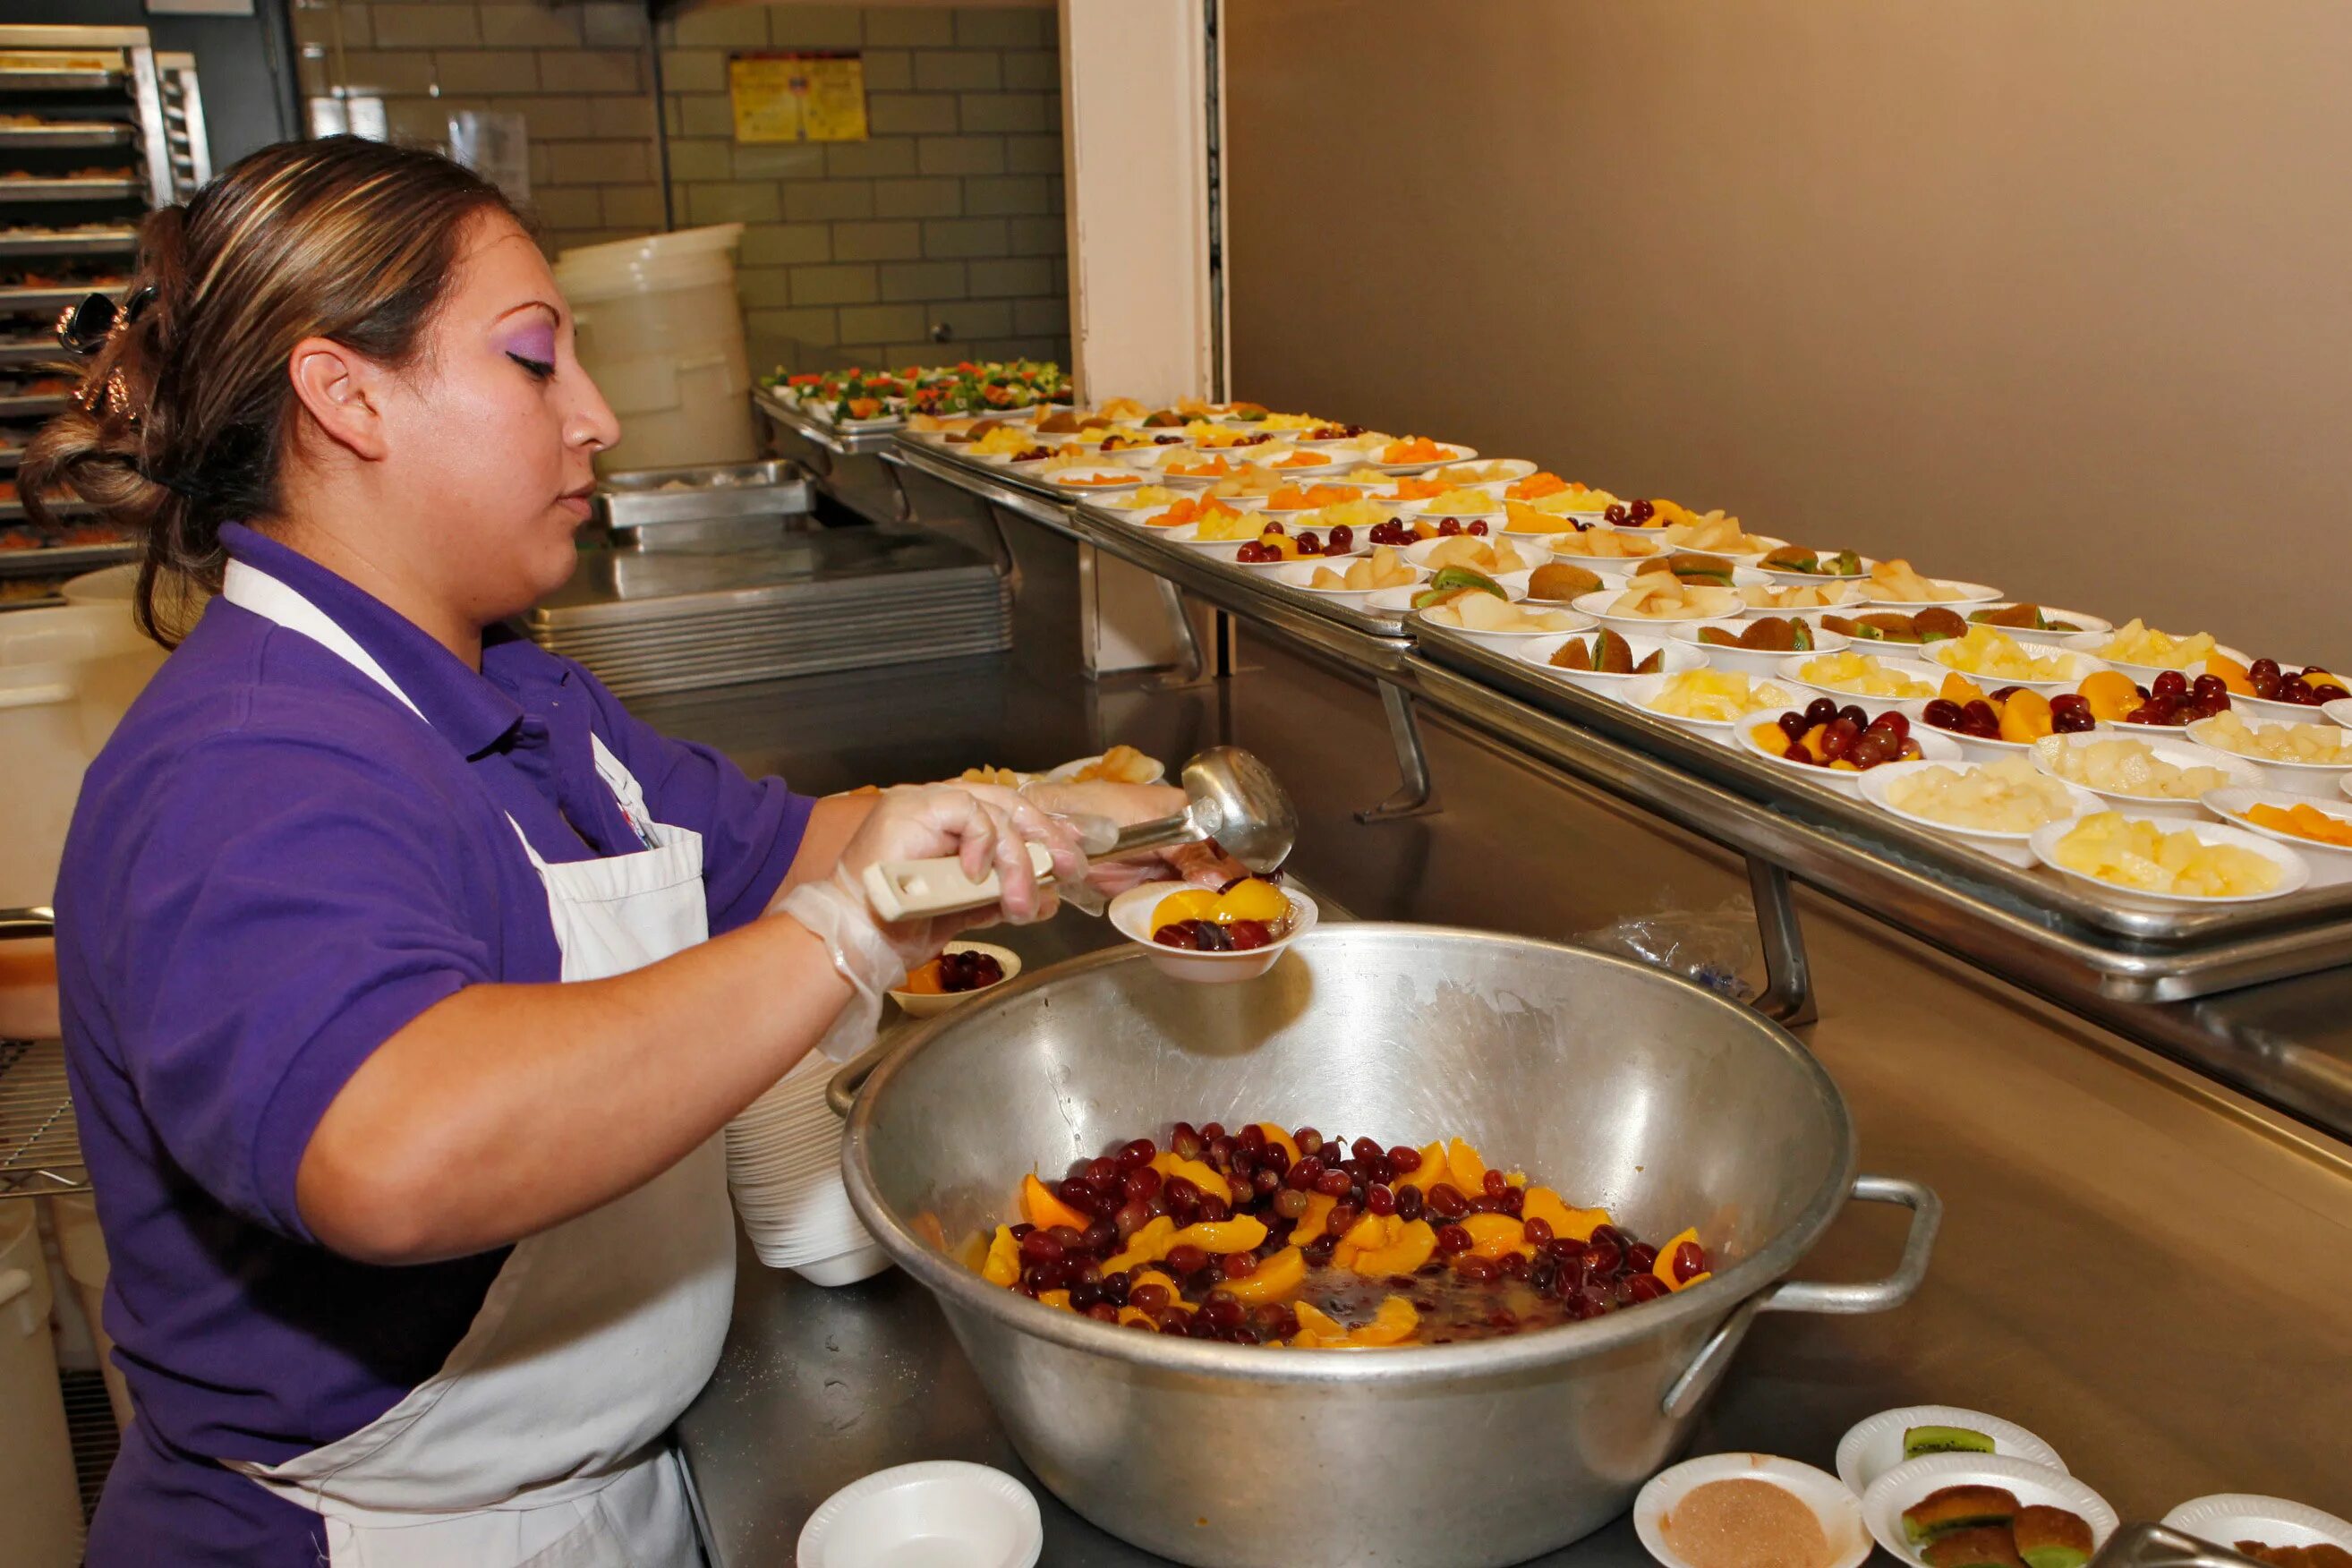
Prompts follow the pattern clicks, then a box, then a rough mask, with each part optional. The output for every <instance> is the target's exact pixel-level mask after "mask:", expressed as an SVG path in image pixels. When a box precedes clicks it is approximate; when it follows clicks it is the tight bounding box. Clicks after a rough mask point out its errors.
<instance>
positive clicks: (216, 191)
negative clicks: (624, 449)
mask: <svg viewBox="0 0 2352 1568" xmlns="http://www.w3.org/2000/svg"><path fill="white" fill-rule="evenodd" d="M109 316H110V310H109V308H108V306H107V305H106V303H105V302H103V301H100V302H97V303H95V304H93V305H92V306H90V307H87V308H85V310H84V311H83V312H82V314H81V318H80V319H79V320H78V321H75V322H74V323H73V326H72V328H71V334H72V335H73V336H74V337H75V338H76V339H77V340H78V345H79V346H80V347H82V348H84V349H85V351H86V352H89V353H91V355H92V357H91V359H90V362H89V373H88V377H87V380H86V382H85V385H84V390H83V392H82V393H81V395H79V397H78V399H77V404H76V408H75V410H74V411H73V412H72V413H70V414H69V415H68V416H65V417H63V418H61V419H59V420H58V422H56V423H55V424H54V425H53V426H50V427H49V428H48V429H47V430H46V431H45V432H44V433H43V434H42V435H41V436H40V437H38V438H37V441H36V442H35V443H34V446H33V448H32V450H31V451H30V452H29V453H28V455H27V458H26V464H25V468H26V473H25V476H24V478H25V486H24V488H25V490H26V495H27V496H28V497H31V496H35V495H37V494H38V493H40V492H41V491H43V490H45V489H48V488H49V487H50V486H52V485H62V486H66V487H69V488H70V489H73V490H75V491H78V492H79V494H81V495H82V496H84V497H86V498H88V499H89V500H92V501H95V502H96V503H98V504H99V505H100V507H101V508H102V509H104V510H106V512H108V513H109V514H110V516H112V517H113V518H115V519H117V520H120V521H124V522H126V523H129V524H131V525H133V526H134V527H135V528H136V529H137V530H138V531H140V533H141V535H142V538H143V539H144V540H145V541H146V554H145V562H144V565H143V567H142V579H141V610H142V616H144V617H145V618H146V621H147V624H149V625H150V626H151V627H152V609H151V608H150V606H151V605H152V596H153V595H154V593H155V590H156V588H157V585H158V584H164V585H167V586H168V585H171V584H173V583H174V582H175V580H177V579H183V578H184V579H188V580H193V581H194V582H195V583H197V584H203V585H205V586H206V587H210V588H214V589H217V590H219V591H220V594H221V597H220V598H219V599H217V600H215V602H214V603H213V604H212V605H210V607H209V608H208V609H207V610H206V611H205V615H204V616H203V618H202V620H201V621H200V622H199V623H198V624H197V625H196V626H195V627H194V630H193V631H192V632H191V633H190V634H189V635H188V636H187V637H186V639H185V641H184V643H183V644H182V645H181V646H180V647H178V648H177V650H176V651H175V652H174V653H173V656H172V657H171V658H170V659H168V660H167V661H166V662H165V664H164V666H163V669H162V671H161V672H160V673H159V674H158V675H157V676H156V678H155V679H154V680H153V682H152V685H151V686H150V687H149V689H147V690H146V692H145V693H144V694H143V695H142V697H141V698H140V700H138V702H137V703H136V704H135V705H134V706H133V707H132V709H131V712H130V714H129V716H128V717H127V718H126V719H125V720H124V721H123V722H122V724H121V728H120V729H119V730H118V731H117V732H116V734H115V735H114V737H113V739H112V740H111V742H110V743H109V744H108V746H107V748H106V750H105V752H103V754H102V755H100V758H99V759H98V761H97V762H96V763H94V764H93V766H92V767H91V769H90V771H89V777H88V780H87V782H86V783H85V784H84V787H83V791H82V795H81V800H80V804H79V809H78V810H77V812H76V815H75V818H74V823H73V827H72V830H71V833H70V836H69V837H68V844H67V847H66V853H65V860H64V865H63V868H62V870H61V872H60V875H59V879H58V898H57V907H58V972H59V986H60V990H61V993H62V1000H63V1007H64V1015H65V1016H64V1034H65V1037H66V1043H67V1048H68V1062H69V1066H70V1070H71V1073H72V1078H73V1087H74V1092H75V1103H76V1107H77V1110H78V1113H79V1118H80V1123H81V1132H82V1142H83V1147H84V1149H85V1150H86V1151H87V1158H88V1161H89V1169H90V1174H91V1180H92V1184H93V1186H94V1188H95V1190H96V1194H97V1198H98V1204H99V1210H100V1218H101V1220H102V1222H103V1224H104V1226H105V1228H106V1232H107V1237H108V1243H109V1247H110V1251H111V1253H112V1258H113V1276H112V1279H111V1280H110V1283H109V1287H108V1294H107V1302H106V1320H107V1327H108V1329H109V1331H110V1333H111V1334H112V1336H113V1338H114V1340H115V1342H116V1343H117V1346H118V1351H117V1354H118V1356H119V1357H120V1359H121V1364H122V1367H123V1370H124V1373H125V1374H126V1376H127V1378H128V1381H129V1384H130V1387H131V1396H132V1400H133V1402H134V1404H135V1405H136V1407H137V1413H138V1419H137V1420H136V1421H135V1422H134V1423H133V1424H132V1426H131V1429H130V1431H129V1433H128V1434H127V1436H126V1437H125V1442H124V1447H123V1450H122V1456H121V1459H120V1460H119V1461H118V1462H117V1465H116V1467H115V1469H114V1472H113V1474H112V1476H111V1477H110V1479H109V1481H108V1484H107V1489H106V1493H105V1497H104V1499H103V1500H102V1502H101V1503H100V1509H99V1513H98V1518H97V1521H96V1524H95V1525H94V1527H93V1530H92V1532H91V1540H90V1548H89V1562H90V1563H93V1564H96V1565H98V1568H110V1565H115V1564H126V1563H141V1564H149V1563H206V1564H212V1563H219V1564H229V1563H235V1564H239V1565H245V1568H252V1565H264V1568H266V1565H270V1564H284V1565H286V1568H297V1565H303V1564H311V1563H319V1562H320V1561H322V1560H323V1561H327V1562H330V1563H332V1564H334V1565H336V1568H352V1565H355V1564H364V1565H367V1568H423V1565H425V1564H428V1563H430V1564H465V1565H473V1564H478V1565H481V1568H519V1565H520V1564H524V1563H533V1564H548V1565H550V1568H552V1565H554V1564H563V1565H567V1568H570V1565H591V1568H603V1565H605V1564H613V1565H618V1564H622V1563H640V1564H651V1563H673V1562H683V1561H688V1560H690V1557H691V1552H692V1544H691V1533H690V1527H689V1526H688V1523H687V1511H686V1508H685V1505H684V1501H683V1498H682V1494H681V1489H680V1487H679V1483H678V1478H677V1472H676V1469H675V1466H674V1463H673V1462H671V1461H670V1459H669V1458H667V1455H666V1452H665V1450H664V1447H663V1442H664V1434H665V1432H666V1431H667V1427H668V1426H669V1424H670V1422H671V1421H672V1419H674V1417H675V1416H676V1415H677V1412H678V1411H679V1410H680V1409H681V1408H683V1406H684V1405H685V1403H686V1401H687V1400H688V1399H690V1398H691V1397H692V1395H693V1394H694V1392H695V1391H696V1390H697V1389H698V1387H699V1386H700V1384H701V1383H702V1382H703V1381H704V1379H705V1378H706V1377H707V1376H708V1374H709V1369H710V1366H711V1365H712V1363H714V1361H715V1359H716V1356H717V1352H718V1348H719V1337H720V1335H721V1334H722V1333H723V1331H724V1329H725V1323H726V1316H727V1311H728V1306H729V1302H730V1280H731V1269H732V1267H733V1256H734V1251H733V1242H732V1226H731V1219H730V1215H729V1213H728V1210H727V1205H726V1201H725V1195H724V1186H723V1173H722V1171H721V1168H720V1163H719V1153H718V1144H717V1142H716V1140H715V1137H714V1135H715V1134H716V1133H717V1132H718V1131H719V1129H720V1128H721V1127H722V1126H723V1125H724V1124H725V1123H726V1121H728V1120H729V1119H730V1117H732V1116H733V1115H734V1114H735V1113H736V1112H738V1111H739V1110H741V1109H742V1108H743V1107H744V1106H745V1105H746V1104H748V1103H749V1102H750V1101H751V1100H752V1099H754V1098H755V1097H756V1096H758V1095H759V1094H760V1093H761V1091H763V1090H764V1089H767V1088H768V1087H769V1086H770V1085H772V1083H774V1082H775V1081H776V1080H777V1079H779V1078H780V1077H782V1074H783V1073H784V1072H785V1071H786V1070H787V1069H789V1068H791V1067H792V1066H793V1064H794V1063H795V1062H796V1061H798V1060H799V1059H800V1058H802V1057H803V1055H804V1054H805V1053H806V1052H808V1051H809V1050H811V1049H812V1048H815V1047H820V1046H821V1045H823V1046H825V1047H832V1048H834V1049H835V1050H845V1049H848V1048H854V1047H855V1046H856V1044H857V1043H858V1042H859V1040H860V1038H861V1037H863V1036H866V1035H870V1032H871V1028H872V1025H873V1021H874V1018H875V1016H876V1011H877V1008H878V1005H879V1003H878V997H879V993H880V991H881V990H882V989H884V988H887V986H888V985H889V984H893V983H895V981H896V980H897V979H898V977H899V976H900V975H901V974H903V973H904V972H905V969H906V968H907V967H908V965H910V964H913V963H919V962H921V961H922V960H923V959H924V958H926V957H928V956H929V954H931V953H933V952H937V951H938V948H939V944H940V942H943V941H944V940H945V939H946V938H947V937H949V936H950V935H952V934H953V932H954V931H956V930H958V929H961V926H962V925H966V924H971V923H978V922H979V921H983V920H992V919H998V918H1006V919H1013V920H1024V919H1031V918H1035V917H1037V916H1039V915H1041V914H1044V913H1046V912H1050V910H1051V908H1052V900H1051V897H1050V895H1049V894H1048V893H1046V892H1045V891H1043V890H1041V889H1039V887H1038V886H1037V883H1036V880H1035V879H1034V878H1033V877H1032V875H1031V873H1030V870H1029V866H1028V860H1027V855H1026V846H1027V844H1028V843H1029V842H1033V841H1034V842H1039V843H1043V844H1044V845H1045V846H1046V847H1047V848H1048V849H1049V850H1050V851H1051V853H1052V854H1053V856H1054V858H1055V865H1056V870H1057V873H1058V874H1059V875H1061V876H1063V877H1069V876H1073V875H1079V874H1082V873H1081V862H1080V861H1079V859H1078V858H1077V857H1076V848H1075V843H1074V840H1073V837H1072V836H1071V835H1070V834H1069V832H1068V831H1067V830H1066V828H1065V827H1063V826H1061V825H1060V824H1059V823H1058V822H1056V821H1055V820H1053V819H1051V818H1049V817H1047V816H1045V815H1043V814H1042V813H1041V812H1040V811H1039V810H1038V809H1037V808H1036V807H1035V806H1034V805H1033V804H1031V803H1029V802H1025V801H1024V800H1023V799H1021V798H1020V797H1018V796H1015V795H1011V794H1009V793H1006V792H989V791H985V790H965V789H961V788H956V787H951V786H940V785H935V786H929V787H924V788H917V789H908V790H894V791H890V792H887V793H885V794H883V795H878V796H875V795H865V796H856V797H843V796H836V797H829V798H826V799H822V800H813V799H810V798H808V797H806V796H803V795H794V794H793V793H792V792H791V791H789V790H788V789H786V788H785V786H784V784H783V783H782V781H781V780H778V779H773V778H770V779H762V780H756V781H755V780H752V779H750V778H747V777H745V776H744V775H743V773H740V771H739V770H738V769H736V768H735V767H734V766H733V765H732V764H731V763H728V762H727V761H726V760H725V759H724V758H722V757H720V756H719V755H718V754H717V753H716V752H711V751H709V750H708V749H705V748H703V747H699V746H694V745H688V744H684V743H681V742H675V741H670V740H667V739H665V738H664V737H662V736H660V735H658V734H656V733H655V732H654V731H651V730H649V729H647V728H646V727H645V726H644V725H642V724H640V723H638V722H636V721H635V720H633V719H631V718H630V717H629V715H628V714H627V712H626V711H625V710H623V709H622V707H621V706H620V704H619V703H618V702H616V701H615V700H614V699H613V696H612V694H611V693H610V692H608V691H606V690H605V689H604V688H603V687H602V686H601V685H599V684H598V683H597V681H596V680H595V679H594V678H593V676H591V675H589V674H588V673H587V672H586V671H585V670H583V669H582V668H580V667H579V666H577V665H575V664H572V663H571V662H569V661H567V660H564V659H562V658H556V657H554V656H552V655H551V654H548V653H545V652H543V651H541V650H540V649H539V648H537V647H533V646H532V645H531V644H530V643H529V642H527V641H522V640H520V639H517V638H515V637H511V636H510V635H509V634H507V633H506V632H504V631H503V630H502V629H501V628H500V627H499V622H500V620H501V619H502V618H503V617H505V616H511V615H514V614H516V613H517V612H519V611H520V610H522V609H524V608H525V607H527V606H529V605H531V604H532V603H533V602H535V601H536V600H538V599H539V598H540V597H541V596H542V595H545V594H546V593H548V592H549V591H550V590H551V589H553V588H554V587H556V586H557V585H558V584H562V582H563V581H564V579H565V578H566V577H567V576H568V575H569V574H570V573H571V572H572V564H573V542H572V541H573V535H574V533H575V532H576V531H577V530H578V529H579V527H580V526H581V524H582V523H583V521H585V520H586V519H587V517H588V515H589V505H588V496H589V492H590V489H591V488H592V484H593V478H592V474H591V469H590V458H591V457H592V456H593V454H594V453H595V452H597V451H598V450H600V449H602V448H603V447H607V446H609V445H611V444H612V443H613V441H614V439H616V438H617V436H618V431H617V429H616V427H615V426H614V419H613V416H612V413H611V411H610V409H609V408H607V406H606V405H605V404H604V400H603V398H602V397H601V396H600V395H598V393H597V391H596V388H595V386H594V385H593V383H591V381H590V380H589V378H588V376H587V375H586V374H585V373H584V372H583V370H582V368H581V366H580V364H579V363H578V361H577V360H576V359H575V358H574V356H573V353H572V321H571V318H570V315H569V313H568V312H567V310H565V307H564V304H563V300H562V297H561V295H560V294H559V293H558V292H557V290H556V288H555V285H554V282H553V279H552V278H551V276H550V274H549V272H548V269H547V267H546V265H545V263H544V262H543V260H542V259H541V256H540V253H539V251H538V249H537V248H536V247H535V246H534V245H533V244H532V242H531V241H530V238H529V237H527V236H526V235H525V233H524V232H523V229H522V228H521V226H520V225H519V224H518V223H517V221H516V219H515V216H514V215H513V213H512V212H511V211H510V210H509V208H508V206H507V205H506V204H505V202H504V201H503V200H502V199H501V198H500V197H499V195H498V193H497V192H496V190H495V189H493V188H492V187H490V186H488V184H484V183H482V182H481V181H479V180H478V179H477V178H475V177H474V176H473V175H471V174H467V172H465V171H464V170H462V169H460V168H458V167H457V166H456V165H455V164H452V163H447V162H446V161H444V160H441V159H439V158H436V157H432V156H430V155H428V154H424V153H415V152H409V151H404V150H400V149H395V148H392V147H386V146H383V145H379V144H376V143H372V142H353V141H350V140H347V139H337V140H333V141H329V142H312V143H308V144H289V145H287V146H281V147H276V148H271V149H268V150H266V151H264V152H262V153H257V154H255V155H254V156H253V157H251V158H248V159H247V160H246V161H244V162H243V163H239V164H238V165H237V166H236V167H235V168H233V169H231V170H230V171H228V172H227V174H225V175H224V176H223V177H222V178H221V179H220V180H219V181H217V182H215V184H213V185H211V186H209V187H207V188H206V189H205V191H204V192H202V193H200V194H199V195H197V196H196V197H195V198H194V200H193V201H191V202H190V203H189V204H188V205H186V206H185V207H184V208H169V209H166V210H164V211H163V212H160V213H158V214H156V215H154V216H152V218H151V219H150V220H149V222H148V226H147V228H146V230H145V231H144V233H143V235H142V253H141V258H140V267H139V272H138V277H137V278H136V279H134V284H133V287H132V289H131V291H130V293H129V294H128V296H127V297H126V300H124V301H123V302H122V303H121V306H120V309H119V310H115V311H113V312H112V314H111V321H110V323H109V320H108V318H109ZM92 318H95V319H92ZM1171 797H1173V798H1175V799H1178V800H1181V797H1180V796H1174V792H1167V791H1150V792H1129V793H1125V794H1121V793H1119V792H1118V790H1117V789H1116V788H1115V787H1114V788H1110V789H1106V790H1103V791H1101V792H1100V793H1098V794H1097V795H1095V796H1094V797H1093V798H1092V799H1090V800H1088V801H1087V802H1086V803H1085V804H1086V806H1087V809H1092V810H1095V811H1097V812H1101V813H1104V814H1107V815H1112V816H1120V817H1125V818H1129V819H1133V818H1136V817H1139V816H1150V815H1158V814H1160V813H1161V812H1164V811H1166V810H1168V809H1170V805H1171ZM949 854H955V855H961V857H962V858H963V861H964V866H965V869H966V870H967V871H968V872H970V873H971V874H974V875H978V874H981V873H982V872H983V871H985V870H986V869H988V868H990V866H991V865H993V867H994V868H996V869H997V870H998V872H999V873H1000V874H1001V876H1002V878H1003V902H1002V906H1001V908H1000V909H999V910H994V911H983V912H982V913H981V914H979V915H976V916H971V917H965V918H964V919H962V920H961V921H958V920H950V921H939V922H932V923H929V924H926V925H923V926H921V928H920V929H913V928H911V927H892V926H885V925H881V924H878V923H877V921H875V920H874V919H873V917H872V916H871V914H870V913H869V911H868V910H867V909H866V905H865V902H864V900H863V899H862V898H861V897H860V896H858V894H857V892H856V886H857V884H856V874H857V873H858V872H859V871H860V870H862V869H863V868H865V867H866V866H868V865H870V864H873V863H875V862H877V861H880V860H885V859H899V858H919V857H925V856H932V855H949Z"/></svg>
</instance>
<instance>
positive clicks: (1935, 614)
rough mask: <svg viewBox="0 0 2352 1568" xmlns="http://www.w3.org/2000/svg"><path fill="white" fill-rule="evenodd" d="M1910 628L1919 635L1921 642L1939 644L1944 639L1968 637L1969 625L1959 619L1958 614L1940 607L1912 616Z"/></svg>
mask: <svg viewBox="0 0 2352 1568" xmlns="http://www.w3.org/2000/svg"><path fill="white" fill-rule="evenodd" d="M1911 627H1912V629H1913V630H1914V631H1916V632H1917V633H1918V634H1919V640H1920V641H1921V642H1941V641H1943V640H1944V639H1945V638H1946V637H1966V636H1968V635H1969V623H1968V622H1966V621H1964V620H1962V619H1960V617H1959V615H1958V612H1957V611H1953V610H1947V609H1945V608H1943V607H1942V606H1941V605H1937V606H1936V607H1934V608H1930V609H1925V610H1922V611H1920V612H1919V613H1918V614H1917V615H1916V616H1912V617H1911Z"/></svg>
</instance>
